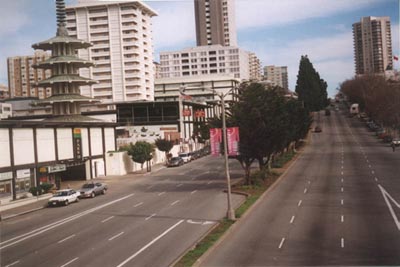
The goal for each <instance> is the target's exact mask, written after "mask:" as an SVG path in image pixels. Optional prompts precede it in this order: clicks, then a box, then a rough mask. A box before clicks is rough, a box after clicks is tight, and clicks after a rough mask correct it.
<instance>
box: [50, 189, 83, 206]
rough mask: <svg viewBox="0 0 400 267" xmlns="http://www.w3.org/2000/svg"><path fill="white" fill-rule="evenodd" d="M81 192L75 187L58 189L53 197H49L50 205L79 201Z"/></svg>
mask: <svg viewBox="0 0 400 267" xmlns="http://www.w3.org/2000/svg"><path fill="white" fill-rule="evenodd" d="M80 194H81V193H80V192H76V191H75V190H73V189H63V190H59V191H57V192H56V193H55V194H54V195H53V197H52V198H50V199H49V201H48V202H47V203H48V206H49V207H53V206H58V205H65V206H67V205H68V204H69V203H72V202H79V196H80Z"/></svg>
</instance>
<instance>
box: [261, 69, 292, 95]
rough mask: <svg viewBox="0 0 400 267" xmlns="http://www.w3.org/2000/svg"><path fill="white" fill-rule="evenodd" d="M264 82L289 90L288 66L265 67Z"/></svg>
mask: <svg viewBox="0 0 400 267" xmlns="http://www.w3.org/2000/svg"><path fill="white" fill-rule="evenodd" d="M264 80H266V81H268V83H269V84H270V85H271V86H279V87H282V88H284V89H289V81H288V71H287V66H274V65H269V66H265V67H264Z"/></svg>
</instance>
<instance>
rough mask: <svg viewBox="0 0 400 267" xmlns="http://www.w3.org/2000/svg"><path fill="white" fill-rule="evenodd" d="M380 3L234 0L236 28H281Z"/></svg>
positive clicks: (369, 0)
mask: <svg viewBox="0 0 400 267" xmlns="http://www.w3.org/2000/svg"><path fill="white" fill-rule="evenodd" d="M381 1H382V0H352V1H349V0H334V1H332V0H319V1H318V2H317V1H315V0H268V1H266V0H251V3H250V1H248V0H236V18H237V22H236V24H237V28H238V29H244V28H255V27H266V26H283V25H286V24H292V23H296V22H299V21H303V20H306V19H311V18H323V17H328V16H330V15H333V14H337V13H344V12H346V11H352V10H358V9H361V8H364V7H366V6H370V5H373V4H375V3H379V2H381Z"/></svg>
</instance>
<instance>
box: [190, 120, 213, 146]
mask: <svg viewBox="0 0 400 267" xmlns="http://www.w3.org/2000/svg"><path fill="white" fill-rule="evenodd" d="M196 137H197V140H198V142H199V143H202V144H204V143H205V140H208V139H210V126H209V124H206V123H205V122H204V121H196V122H194V124H193V136H192V138H193V139H194V138H196Z"/></svg>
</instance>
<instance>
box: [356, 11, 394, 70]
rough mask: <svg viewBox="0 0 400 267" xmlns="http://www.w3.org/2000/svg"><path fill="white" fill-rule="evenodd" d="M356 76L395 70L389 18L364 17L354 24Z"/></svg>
mask: <svg viewBox="0 0 400 267" xmlns="http://www.w3.org/2000/svg"><path fill="white" fill-rule="evenodd" d="M353 37H354V59H355V67H356V74H358V75H362V74H368V73H384V72H385V70H387V69H391V68H393V54H392V37H391V32H390V18H389V17H364V18H362V19H361V21H360V22H357V23H354V24H353Z"/></svg>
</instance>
